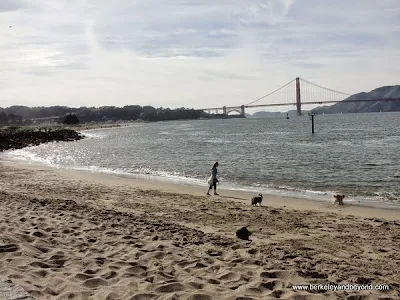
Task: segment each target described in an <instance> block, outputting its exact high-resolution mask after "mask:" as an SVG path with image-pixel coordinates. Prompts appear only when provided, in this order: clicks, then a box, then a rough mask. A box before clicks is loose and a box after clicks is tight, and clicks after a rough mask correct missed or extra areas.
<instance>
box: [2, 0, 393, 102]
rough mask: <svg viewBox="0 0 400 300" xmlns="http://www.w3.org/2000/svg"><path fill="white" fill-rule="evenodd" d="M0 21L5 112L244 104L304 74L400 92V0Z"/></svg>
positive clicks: (176, 4) (163, 7)
mask: <svg viewBox="0 0 400 300" xmlns="http://www.w3.org/2000/svg"><path fill="white" fill-rule="evenodd" d="M0 16H1V17H0V36H1V39H0V87H1V95H2V96H1V101H2V102H1V104H0V105H1V106H3V107H4V106H10V105H13V104H22V105H30V106H33V105H70V106H81V105H87V106H91V105H94V106H98V105H117V106H122V105H125V104H139V105H153V106H163V107H168V106H169V107H180V106H185V107H204V106H206V107H207V106H223V105H232V104H242V103H247V102H250V101H252V100H253V99H257V98H258V97H260V96H262V95H264V94H267V93H268V92H269V91H271V90H274V89H276V88H277V87H279V86H280V85H282V84H284V83H286V82H288V81H289V80H291V79H292V78H294V77H297V76H300V77H304V78H306V79H309V80H311V81H315V82H316V83H319V84H321V85H324V86H329V87H331V88H334V89H338V90H343V91H349V92H359V91H361V90H364V91H368V90H371V89H373V88H375V87H377V86H381V85H390V84H397V83H398V82H397V80H398V77H397V73H398V71H397V69H396V66H398V65H399V62H400V54H399V53H400V52H399V50H400V49H399V48H400V42H399V39H398V38H397V37H398V35H399V33H400V10H399V5H398V0H383V1H379V2H377V1H373V0H365V1H344V0H337V1H335V2H332V1H331V2H325V1H320V0H304V1H297V2H294V1H293V0H252V1H241V0H221V1H218V2H215V3H212V2H210V1H205V0H174V1H160V0H135V1H128V0H121V1H118V2H116V1H106V0H86V1H78V0H74V1H67V0H38V1H36V0H35V1H34V0H20V1H4V2H3V1H2V2H1V4H0ZM10 25H12V28H9V26H10Z"/></svg>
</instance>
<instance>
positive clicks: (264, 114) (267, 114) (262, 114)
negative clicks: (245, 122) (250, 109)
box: [246, 111, 286, 118]
mask: <svg viewBox="0 0 400 300" xmlns="http://www.w3.org/2000/svg"><path fill="white" fill-rule="evenodd" d="M285 114H286V113H285ZM281 115H282V113H281V112H271V111H258V112H255V113H254V114H252V115H251V114H246V117H247V118H271V117H279V116H281Z"/></svg>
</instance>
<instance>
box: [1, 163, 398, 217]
mask: <svg viewBox="0 0 400 300" xmlns="http://www.w3.org/2000/svg"><path fill="white" fill-rule="evenodd" d="M1 164H3V165H5V166H11V167H14V168H18V169H22V170H24V169H25V170H33V171H36V170H43V169H44V170H51V171H53V172H54V173H55V174H57V175H59V176H65V177H67V178H68V179H70V180H81V181H82V180H83V181H88V182H91V183H94V184H106V185H111V186H115V185H116V186H118V185H121V184H122V185H127V186H130V187H133V188H145V189H152V190H158V191H161V192H168V193H184V194H190V195H193V196H197V197H199V196H204V198H213V197H215V196H213V195H211V196H208V197H207V196H206V195H205V193H206V190H207V186H206V185H205V186H204V187H201V186H197V185H194V184H193V185H190V184H182V183H171V182H167V181H161V180H155V179H144V178H132V177H124V176H120V175H114V174H109V173H101V172H93V171H89V170H71V169H63V168H55V167H51V166H48V165H45V164H40V163H24V162H20V161H12V160H0V165H1ZM218 191H219V194H220V195H219V196H220V197H223V198H227V199H230V200H233V201H238V202H241V203H246V202H247V203H249V204H250V199H251V198H252V197H254V196H255V195H256V193H254V192H250V191H241V190H231V189H224V188H218ZM263 196H264V199H263V206H269V207H273V208H287V209H293V210H299V211H305V210H314V211H319V212H333V213H339V214H346V215H353V216H357V217H368V218H383V219H387V220H390V221H400V208H398V207H390V208H388V207H375V206H366V205H358V204H348V203H347V204H346V202H345V205H344V206H342V207H340V206H338V205H337V204H336V205H333V200H332V202H327V201H324V200H311V199H303V198H295V197H286V196H276V195H269V194H264V195H263Z"/></svg>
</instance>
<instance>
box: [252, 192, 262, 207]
mask: <svg viewBox="0 0 400 300" xmlns="http://www.w3.org/2000/svg"><path fill="white" fill-rule="evenodd" d="M262 199H263V195H262V194H259V195H258V196H256V197H253V199H251V205H254V206H257V203H258V204H259V205H260V206H261V202H262Z"/></svg>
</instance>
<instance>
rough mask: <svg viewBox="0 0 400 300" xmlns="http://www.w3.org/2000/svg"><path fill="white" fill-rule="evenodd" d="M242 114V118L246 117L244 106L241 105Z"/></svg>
mask: <svg viewBox="0 0 400 300" xmlns="http://www.w3.org/2000/svg"><path fill="white" fill-rule="evenodd" d="M240 114H241V115H242V116H245V111H244V105H241V106H240Z"/></svg>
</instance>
